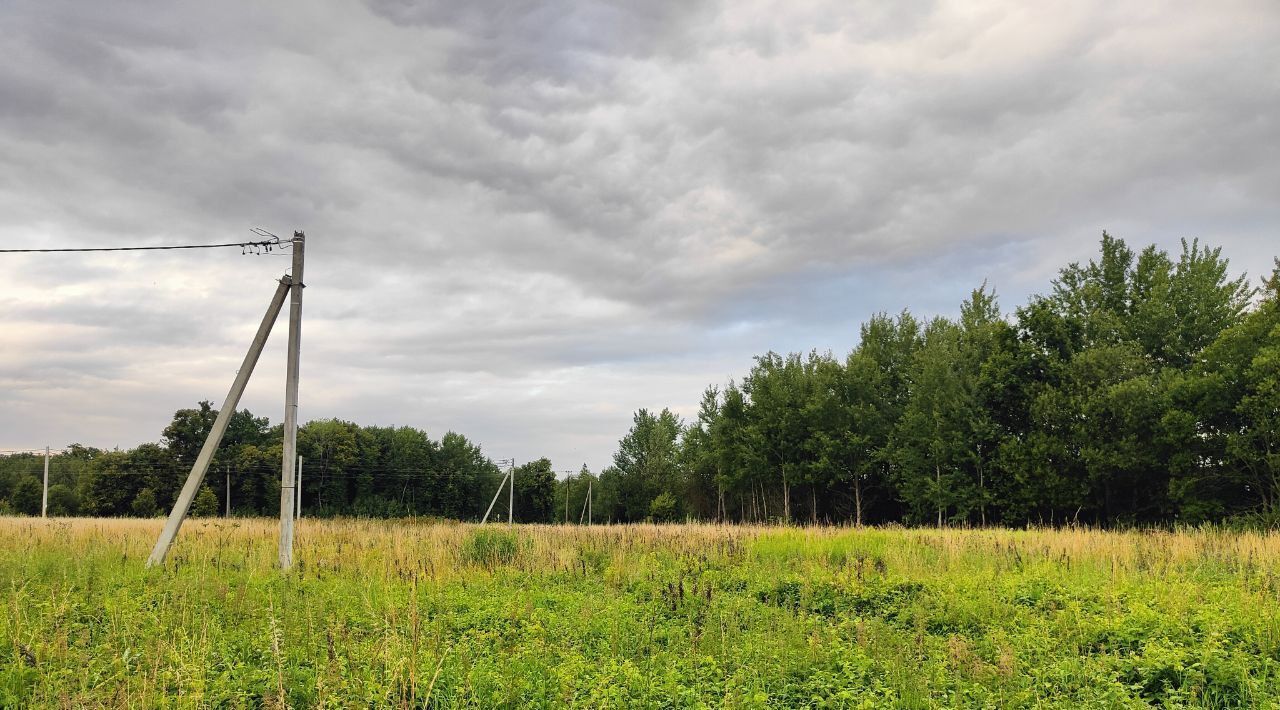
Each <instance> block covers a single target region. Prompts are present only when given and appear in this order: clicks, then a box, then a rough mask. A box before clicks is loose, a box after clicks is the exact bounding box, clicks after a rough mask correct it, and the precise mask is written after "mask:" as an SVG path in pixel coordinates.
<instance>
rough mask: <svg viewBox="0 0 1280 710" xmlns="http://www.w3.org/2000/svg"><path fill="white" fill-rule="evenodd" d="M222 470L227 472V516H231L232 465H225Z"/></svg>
mask: <svg viewBox="0 0 1280 710" xmlns="http://www.w3.org/2000/svg"><path fill="white" fill-rule="evenodd" d="M222 472H223V473H225V474H227V517H228V518H230V517H231V467H230V466H223V467H222Z"/></svg>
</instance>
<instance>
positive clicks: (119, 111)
mask: <svg viewBox="0 0 1280 710" xmlns="http://www.w3.org/2000/svg"><path fill="white" fill-rule="evenodd" d="M0 56H2V57H4V60H3V61H0V246H3V247H4V248H20V247H59V246H128V245H149V244H182V243H203V242H225V241H238V240H242V239H247V238H249V237H251V236H252V235H250V234H249V231H248V229H249V228H250V227H252V226H261V227H264V228H266V229H269V230H271V231H273V232H275V233H277V234H280V235H288V234H290V233H291V232H292V230H294V229H303V230H305V231H306V234H307V267H306V281H307V285H308V289H307V291H306V304H305V308H304V325H303V360H302V395H301V412H302V418H303V419H304V420H308V419H315V418H326V417H339V418H343V419H348V420H353V421H356V422H359V423H361V424H379V425H410V426H415V427H419V428H424V429H426V430H427V431H428V432H429V433H431V435H432V436H434V437H439V436H440V435H441V434H443V433H444V432H445V431H447V430H450V429H453V430H456V431H459V432H462V433H464V434H466V435H467V436H469V437H471V438H473V439H474V440H476V441H478V442H479V443H481V444H482V446H483V447H484V450H485V452H486V453H488V454H489V455H491V456H493V457H495V458H502V457H515V458H516V459H518V460H520V461H524V460H528V459H532V458H536V457H539V456H549V457H550V458H551V459H552V460H553V462H554V464H555V467H556V468H557V469H568V468H577V467H578V466H580V465H582V464H583V463H584V462H585V463H586V464H587V465H588V466H590V467H591V468H592V469H594V470H598V469H599V468H600V467H602V466H604V465H606V464H607V463H608V462H609V460H610V457H611V455H612V452H613V450H614V448H615V445H616V443H617V440H618V438H619V437H620V436H622V435H623V434H624V433H625V431H626V429H627V427H628V425H629V423H630V418H631V414H632V412H633V411H634V410H635V409H637V408H639V407H649V408H661V407H663V406H671V407H672V408H673V409H675V410H676V411H677V412H679V413H681V414H683V415H685V416H686V417H688V416H690V415H692V414H694V412H695V411H696V404H697V401H698V397H699V395H700V393H701V391H702V389H703V387H704V386H706V385H707V384H710V383H721V382H724V381H725V380H726V379H728V378H729V377H740V376H741V375H742V374H743V373H744V372H746V371H747V369H748V368H749V367H750V365H751V357H752V355H754V354H757V353H762V352H764V351H766V350H770V349H772V350H776V351H780V352H782V351H791V350H808V349H810V348H818V349H820V350H825V349H828V348H830V349H832V350H834V351H835V352H837V353H841V354H843V353H845V352H847V351H848V350H849V349H850V348H851V347H852V346H853V345H854V344H855V342H856V337H857V328H858V324H859V323H860V322H862V321H863V320H865V319H866V318H867V317H868V316H869V315H870V314H872V313H874V312H877V311H892V312H896V311H898V310H900V309H902V308H904V307H907V308H910V309H911V310H912V311H914V312H916V313H918V314H920V315H923V316H928V315H933V314H944V315H945V314H952V313H955V312H956V311H957V310H958V304H959V302H960V301H961V300H962V299H963V298H964V297H965V296H966V295H967V293H968V291H969V290H970V289H972V288H973V287H975V286H977V285H979V284H981V283H982V282H983V280H987V281H989V282H990V283H991V284H992V285H993V286H995V288H996V290H997V293H998V294H999V295H1000V298H1001V305H1002V306H1003V308H1004V310H1006V311H1012V309H1013V308H1014V307H1016V306H1017V305H1018V304H1019V303H1021V302H1022V301H1023V300H1024V299H1025V298H1026V296H1027V295H1028V294H1030V293H1034V292H1038V291H1044V290H1045V289H1047V286H1048V283H1049V280H1050V279H1051V278H1052V277H1053V275H1054V273H1055V271H1056V269H1057V268H1058V267H1060V266H1062V265H1063V264H1065V263H1067V262H1068V261H1071V260H1084V259H1088V258H1089V257H1090V255H1091V254H1092V253H1093V251H1094V250H1095V249H1096V245H1097V241H1098V238H1099V236H1100V233H1101V231H1102V230H1103V229H1107V230H1109V231H1110V232H1111V233H1112V234H1115V235H1117V236H1120V237H1123V238H1124V239H1126V240H1128V241H1129V242H1130V243H1131V244H1132V245H1135V246H1140V245H1144V244H1147V243H1151V242H1155V243H1158V244H1160V245H1162V246H1165V247H1167V248H1171V249H1176V248H1177V243H1178V240H1179V239H1180V238H1182V237H1200V238H1201V239H1202V240H1204V241H1207V242H1208V243H1210V244H1212V245H1218V246H1222V247H1223V251H1224V254H1225V255H1226V256H1227V257H1229V258H1230V259H1231V263H1232V265H1233V267H1234V268H1235V269H1236V270H1237V271H1247V272H1248V273H1249V274H1250V277H1251V278H1252V279H1254V281H1255V283H1256V279H1257V278H1258V277H1260V276H1261V275H1263V274H1264V273H1266V272H1267V271H1268V270H1269V268H1268V267H1269V265H1270V264H1271V259H1272V257H1273V256H1275V255H1276V254H1277V253H1280V239H1277V238H1276V237H1277V225H1280V199H1277V198H1278V197H1280V121H1278V119H1277V117H1278V116H1280V5H1278V4H1277V3H1276V2H1275V1H1274V0H1259V1H1258V2H1230V1H1217V2H1211V3H1210V2H1200V1H1197V2H1184V3H1178V2H1171V3H1152V2H1147V1H1145V0H1144V1H1142V2H1115V0H1105V1H1103V2H1082V1H1079V0H1071V1H1069V2H1061V3H1026V2H1020V1H1017V0H1011V1H1010V2H940V3H933V2H883V1H876V2H856V1H851V0H834V1H832V2H815V3H809V2H795V1H794V0H788V1H786V2H778V3H766V2H747V1H739V2H725V3H709V2H696V1H694V0H676V1H674V2H666V1H665V0H644V1H643V2H634V1H631V0H627V1H623V2H618V3H602V2H590V3H587V2H582V3H572V2H555V1H550V0H549V1H547V2H522V1H520V0H515V1H505V0H504V1H501V2H499V1H492V2H490V1H488V0H485V1H480V2H476V1H468V2H462V1H453V2H432V3H422V4H418V3H413V2H409V1H408V0H391V1H381V0H379V1H374V2H367V3H363V4H362V3H356V2H315V1H310V0H309V1H308V2H297V3H287V2H270V3H219V2H215V3H210V2H200V3H180V2H175V3H168V2H166V3H136V2H134V3H130V2H112V3H85V2H74V3H72V2H58V1H56V0H0ZM288 266H289V261H288V258H287V256H283V255H280V254H278V253H277V254H273V255H271V256H242V255H241V254H240V250H238V249H235V250H229V251H228V250H222V251H215V250H206V251H194V252H152V253H143V254H139V255H96V254H73V255H31V256H27V255H21V256H18V255H0V327H2V328H3V331H2V333H3V335H0V449H16V448H28V447H37V446H44V445H45V444H50V445H52V446H54V447H58V446H62V445H65V444H68V443H70V442H81V443H84V444H89V445H96V446H102V447H113V446H120V447H130V446H134V445H136V444H138V443H141V442H144V441H155V440H157V439H158V438H159V436H160V430H161V429H162V428H163V426H164V425H165V424H166V423H167V422H168V421H169V419H170V418H171V417H172V415H173V412H174V410H175V409H178V408H181V407H189V406H193V405H194V403H195V402H197V401H198V400H201V399H209V400H213V401H214V402H215V406H217V404H218V403H220V402H221V400H222V398H223V397H224V395H225V394H226V390H227V387H228V386H229V384H230V382H231V379H232V378H233V377H234V374H235V371H236V368H237V367H238V365H239V362H240V359H241V358H242V357H243V355H244V351H245V349H246V347H247V346H248V343H249V340H250V339H251V337H252V334H253V331H254V329H255V328H256V327H257V323H258V321H259V320H260V319H261V317H262V313H263V311H264V310H265V308H266V305H267V302H268V301H269V299H270V296H271V294H272V292H273V290H274V288H275V284H274V280H275V279H277V278H278V277H279V276H280V275H281V274H282V273H284V272H285V271H286V270H287V268H288ZM285 332H286V328H285V320H284V319H283V318H282V319H281V321H280V322H279V323H278V325H277V329H276V331H275V332H274V334H273V339H272V345H271V347H270V349H269V350H268V352H267V353H266V354H265V355H264V357H263V360H262V362H261V364H260V365H259V368H258V371H257V374H256V375H255V377H254V380H253V381H252V382H251V384H250V386H249V390H248V392H247V394H246V396H245V399H244V400H243V401H242V406H247V407H248V408H249V409H251V410H252V411H253V412H254V413H255V414H260V415H266V416H269V417H270V418H271V419H272V421H273V422H277V421H279V420H280V419H281V415H282V412H283V384H282V383H283V372H284V350H283V343H284V340H285V337H284V336H285Z"/></svg>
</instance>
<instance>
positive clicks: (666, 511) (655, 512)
mask: <svg viewBox="0 0 1280 710" xmlns="http://www.w3.org/2000/svg"><path fill="white" fill-rule="evenodd" d="M676 511H677V505H676V497H675V496H673V495H671V491H663V492H661V493H659V494H658V495H657V496H655V497H654V499H653V500H652V501H651V502H650V503H649V517H650V518H652V519H653V521H654V522H655V523H670V522H673V521H674V520H675V519H676V514H677V513H676Z"/></svg>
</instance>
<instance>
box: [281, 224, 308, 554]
mask: <svg viewBox="0 0 1280 710" xmlns="http://www.w3.org/2000/svg"><path fill="white" fill-rule="evenodd" d="M305 242H306V237H305V236H304V235H303V234H302V232H294V233H293V285H292V286H291V287H290V289H289V292H290V296H289V363H288V366H287V368H286V371H285V381H284V466H283V468H282V469H281V471H280V569H289V568H290V567H292V566H293V505H294V500H293V488H294V464H295V463H296V462H295V461H294V458H295V457H296V456H297V450H298V358H299V355H300V354H301V350H302V289H303V288H305V287H306V286H305V284H304V282H303V280H302V255H303V246H304V244H305Z"/></svg>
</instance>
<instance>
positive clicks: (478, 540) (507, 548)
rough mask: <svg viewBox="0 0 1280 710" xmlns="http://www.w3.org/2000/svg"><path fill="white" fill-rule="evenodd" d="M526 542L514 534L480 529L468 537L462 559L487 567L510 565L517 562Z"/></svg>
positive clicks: (464, 543) (463, 548) (463, 544)
mask: <svg viewBox="0 0 1280 710" xmlns="http://www.w3.org/2000/svg"><path fill="white" fill-rule="evenodd" d="M525 546H526V545H525V542H524V540H522V539H521V538H520V537H519V536H517V535H516V534H515V533H513V532H507V531H505V530H486V529H483V528H482V529H480V530H476V531H475V532H473V533H471V534H470V535H468V536H467V539H466V540H465V541H463V543H462V553H461V554H462V559H463V560H464V561H466V562H470V563H472V564H477V565H483V566H485V567H490V568H492V567H496V566H498V565H509V564H511V563H512V562H515V560H516V557H518V556H519V555H520V550H521V549H522V548H523V547H525Z"/></svg>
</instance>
